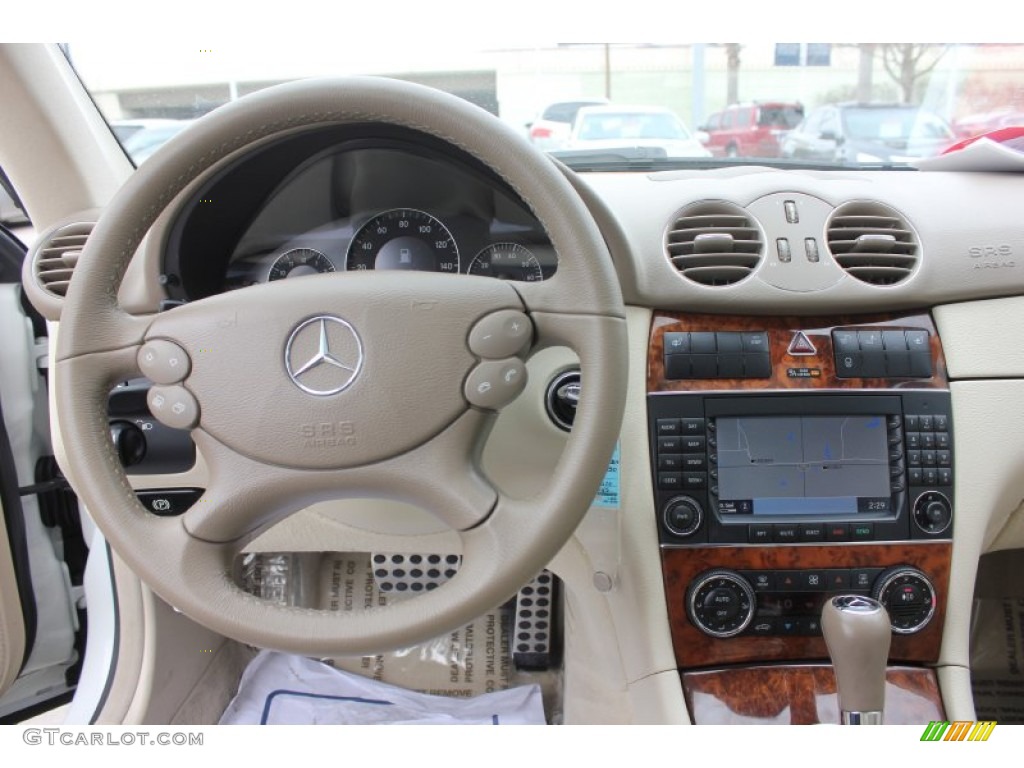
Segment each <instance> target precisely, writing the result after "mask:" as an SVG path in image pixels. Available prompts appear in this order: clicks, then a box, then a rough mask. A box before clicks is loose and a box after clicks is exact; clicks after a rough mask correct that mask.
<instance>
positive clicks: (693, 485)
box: [683, 472, 708, 491]
mask: <svg viewBox="0 0 1024 768" xmlns="http://www.w3.org/2000/svg"><path fill="white" fill-rule="evenodd" d="M707 485H708V476H707V473H705V472H684V473H683V488H685V489H686V490H688V491H697V490H703V489H704V488H706V487H707Z"/></svg>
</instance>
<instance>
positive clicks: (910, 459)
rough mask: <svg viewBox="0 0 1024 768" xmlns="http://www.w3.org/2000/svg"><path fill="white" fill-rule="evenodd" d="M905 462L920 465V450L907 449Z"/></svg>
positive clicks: (915, 465)
mask: <svg viewBox="0 0 1024 768" xmlns="http://www.w3.org/2000/svg"><path fill="white" fill-rule="evenodd" d="M907 464H909V465H910V466H912V467H920V466H921V452H920V451H907Z"/></svg>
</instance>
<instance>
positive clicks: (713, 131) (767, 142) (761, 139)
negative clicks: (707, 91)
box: [700, 101, 804, 157]
mask: <svg viewBox="0 0 1024 768" xmlns="http://www.w3.org/2000/svg"><path fill="white" fill-rule="evenodd" d="M803 118H804V108H803V105H801V104H799V103H796V102H772V101H769V102H752V103H749V104H733V105H731V106H729V107H726V108H725V109H724V110H722V111H721V112H715V113H714V114H712V115H710V116H709V117H708V119H707V122H706V123H705V124H704V125H703V126H701V128H700V130H701V131H704V132H705V133H706V134H707V135H708V140H707V141H706V142H705V146H706V147H707V148H708V149H709V150H710V151H711V154H712V155H714V156H715V157H779V156H780V155H781V154H782V153H781V145H782V138H783V137H784V136H785V135H786V133H788V132H789V131H791V130H792V129H793V128H795V127H796V126H797V125H798V124H799V123H800V121H801V120H803Z"/></svg>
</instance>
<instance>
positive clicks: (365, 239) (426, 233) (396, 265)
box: [346, 208, 459, 272]
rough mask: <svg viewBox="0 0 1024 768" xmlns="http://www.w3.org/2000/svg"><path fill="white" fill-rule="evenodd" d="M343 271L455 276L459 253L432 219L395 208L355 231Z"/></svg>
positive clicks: (408, 209) (405, 209)
mask: <svg viewBox="0 0 1024 768" xmlns="http://www.w3.org/2000/svg"><path fill="white" fill-rule="evenodd" d="M346 269H352V270H363V269H414V270H420V271H424V272H458V271H459V249H458V247H457V246H456V245H455V238H453V237H452V233H451V232H449V231H448V228H447V227H446V226H445V225H444V224H442V223H441V222H440V221H439V220H438V219H437V218H435V217H434V216H431V215H430V214H429V213H424V212H423V211H417V210H413V209H412V208H396V209H395V210H393V211H385V212H384V213H381V214H379V215H377V216H375V217H373V218H372V219H370V220H369V221H368V222H366V223H365V224H364V225H363V226H362V227H360V228H359V231H358V232H356V234H355V237H353V238H352V243H351V245H349V248H348V259H347V261H346Z"/></svg>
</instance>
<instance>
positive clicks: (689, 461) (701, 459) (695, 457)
mask: <svg viewBox="0 0 1024 768" xmlns="http://www.w3.org/2000/svg"><path fill="white" fill-rule="evenodd" d="M683 469H685V470H686V471H687V472H701V471H703V470H704V469H707V459H706V458H705V456H704V454H703V453H684V454H683Z"/></svg>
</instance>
